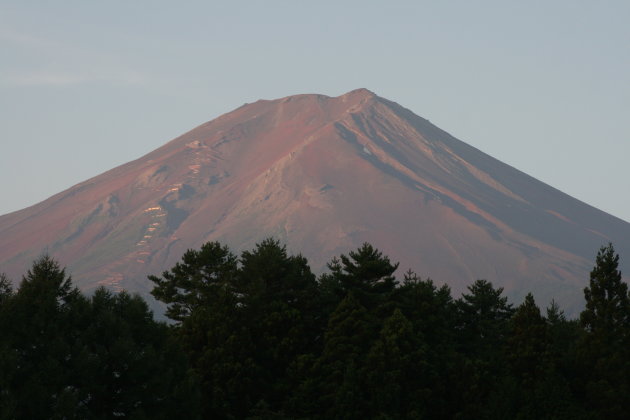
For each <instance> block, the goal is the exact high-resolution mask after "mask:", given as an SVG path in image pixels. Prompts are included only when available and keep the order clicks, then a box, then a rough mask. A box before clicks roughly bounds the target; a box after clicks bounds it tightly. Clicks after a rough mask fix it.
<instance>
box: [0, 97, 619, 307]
mask: <svg viewBox="0 0 630 420" xmlns="http://www.w3.org/2000/svg"><path fill="white" fill-rule="evenodd" d="M265 237H275V238H278V239H279V240H281V241H282V242H284V243H286V244H287V247H288V249H289V250H290V251H291V252H301V253H303V254H304V255H305V256H306V257H307V258H308V259H309V261H310V263H311V266H312V267H313V268H314V269H315V271H323V270H324V269H325V264H326V262H327V261H329V260H330V259H331V258H332V257H333V256H336V255H339V254H340V253H347V252H348V251H351V250H353V249H355V248H357V247H359V246H360V245H361V244H362V243H363V242H366V241H367V242H370V243H372V244H373V245H374V246H376V247H377V248H379V249H380V250H381V251H383V253H384V254H386V255H388V256H389V257H390V258H391V259H392V260H394V261H400V263H401V265H400V269H401V271H404V270H407V269H409V268H411V269H413V270H414V271H416V272H417V273H418V274H419V275H421V276H422V277H431V278H432V279H434V280H435V281H436V282H437V283H448V284H449V285H450V286H451V287H452V288H453V290H454V292H457V293H458V292H461V291H464V290H465V287H466V286H467V285H469V284H471V283H472V282H473V281H474V280H476V279H479V278H484V279H487V280H490V281H492V282H493V283H495V285H497V286H502V287H505V290H506V292H507V293H508V295H510V296H511V297H512V298H515V299H520V298H521V297H522V296H524V294H526V293H527V292H529V291H532V292H534V294H535V295H536V297H537V299H539V301H540V303H541V305H546V304H547V303H548V302H549V300H550V299H551V298H555V299H556V300H557V301H558V302H560V303H561V304H562V305H563V307H565V308H569V310H571V308H577V307H579V306H580V305H581V302H582V288H583V287H584V286H585V285H586V284H587V282H588V272H589V270H590V268H591V267H592V264H593V261H594V256H595V254H596V252H597V249H598V248H599V247H600V246H601V245H603V244H606V243H608V242H613V244H614V245H615V248H616V249H617V251H618V252H619V253H620V254H621V255H622V256H623V255H630V224H629V223H627V222H625V221H623V220H620V219H618V218H616V217H614V216H611V215H609V214H606V213H604V212H602V211H600V210H598V209H596V208H593V207H591V206H589V205H587V204H585V203H583V202H580V201H578V200H576V199H574V198H572V197H570V196H568V195H566V194H564V193H562V192H560V191H558V190H556V189H554V188H552V187H550V186H548V185H546V184H544V183H542V182H539V181H537V180H536V179H534V178H532V177H530V176H528V175H526V174H524V173H522V172H520V171H518V170H516V169H514V168H512V167H510V166H508V165H506V164H504V163H501V162H499V161H498V160H496V159H494V158H492V157H490V156H488V155H486V154H485V153H483V152H481V151H479V150H477V149H475V148H474V147H471V146H469V145H467V144H465V143H463V142H461V141H459V140H457V139H456V138H454V137H452V136H451V135H449V134H448V133H446V132H444V131H442V130H441V129H439V128H437V127H436V126H434V125H432V124H431V123H430V122H429V121H427V120H425V119H423V118H421V117H419V116H417V115H415V114H414V113H412V112H411V111H409V110H407V109H405V108H403V107H402V106H400V105H398V104H396V103H395V102H391V101H389V100H387V99H384V98H381V97H379V96H377V95H375V94H374V93H372V92H370V91H368V90H366V89H358V90H354V91H351V92H349V93H346V94H344V95H341V96H338V97H328V96H324V95H296V96H289V97H286V98H282V99H277V100H260V101H257V102H255V103H252V104H245V105H243V106H241V107H240V108H238V109H236V110H234V111H232V112H229V113H227V114H224V115H222V116H221V117H219V118H216V119H214V120H212V121H210V122H207V123H205V124H202V125H201V126H199V127H197V128H195V129H193V130H191V131H189V132H187V133H186V134H184V135H182V136H180V137H178V138H176V139H174V140H172V141H170V142H169V143H167V144H165V145H164V146H162V147H160V148H159V149H157V150H154V151H152V152H150V153H149V154H147V155H145V156H144V157H142V158H140V159H137V160H135V161H132V162H129V163H127V164H124V165H122V166H119V167H117V168H114V169H112V170H110V171H108V172H105V173H103V174H101V175H98V176H96V177H94V178H92V179H89V180H87V181H85V182H82V183H80V184H78V185H75V186H73V187H71V188H69V189H68V190H66V191H63V192H61V193H59V194H57V195H54V196H53V197H50V198H49V199H47V200H45V201H43V202H41V203H39V204H36V205H34V206H32V207H29V208H26V209H23V210H20V211H17V212H13V213H10V214H6V215H4V216H0V271H5V272H6V273H7V274H8V275H9V276H10V277H12V278H13V279H16V280H17V279H19V276H20V275H21V274H23V273H24V272H25V271H26V270H27V269H28V267H29V266H30V263H31V262H32V260H33V259H35V258H36V257H37V256H38V255H40V254H41V253H42V252H48V253H49V254H51V255H52V256H53V257H55V258H57V259H58V260H59V261H60V262H61V263H62V264H64V265H67V267H68V269H69V271H70V272H71V273H72V276H73V279H74V282H75V283H76V284H78V285H79V286H80V287H81V288H83V289H84V290H90V289H92V288H94V287H96V286H98V285H105V286H108V287H110V288H113V289H123V288H124V289H127V290H131V291H139V292H141V293H143V294H146V293H147V292H148V291H149V290H150V287H151V285H150V284H149V281H148V280H147V277H146V276H147V274H159V273H161V272H162V271H163V270H165V269H168V268H170V267H171V266H172V265H173V264H174V263H175V262H177V261H178V260H179V259H180V258H181V256H182V254H183V253H184V252H185V251H186V249H189V248H197V247H199V246H200V245H201V244H202V243H204V242H207V241H211V240H219V241H221V242H222V243H225V244H227V245H230V246H231V247H232V249H233V250H235V251H239V250H243V249H248V248H251V247H253V246H254V244H255V243H256V242H259V241H260V240H262V239H264V238H265ZM622 263H623V261H622ZM626 266H627V265H626ZM622 268H623V267H622Z"/></svg>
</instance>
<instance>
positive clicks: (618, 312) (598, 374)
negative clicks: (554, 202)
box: [580, 244, 630, 419]
mask: <svg viewBox="0 0 630 420" xmlns="http://www.w3.org/2000/svg"><path fill="white" fill-rule="evenodd" d="M618 267H619V255H618V254H616V253H615V250H614V248H613V246H612V244H608V246H605V247H601V248H600V250H599V252H598V253H597V257H596V259H595V267H594V268H593V270H592V271H591V274H590V281H589V286H588V287H586V288H585V289H584V298H585V299H586V308H585V309H584V311H583V312H582V313H581V314H580V322H581V325H582V326H583V327H584V329H585V331H586V335H585V337H584V340H583V342H582V345H581V350H582V352H581V357H582V363H583V366H584V369H585V373H587V376H586V378H585V379H586V388H585V396H586V400H587V401H588V402H589V403H590V406H591V407H592V408H593V409H595V410H596V412H597V413H598V415H600V416H603V417H605V418H611V419H621V418H624V417H625V416H626V415H627V413H628V412H629V411H630V364H629V361H628V354H627V348H628V345H630V298H629V297H628V286H627V285H626V284H625V283H624V282H623V281H622V277H621V272H620V271H619V269H618Z"/></svg>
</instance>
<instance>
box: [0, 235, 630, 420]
mask: <svg viewBox="0 0 630 420" xmlns="http://www.w3.org/2000/svg"><path fill="white" fill-rule="evenodd" d="M618 260H619V256H618V255H617V254H616V253H615V251H614V249H613V247H612V245H608V246H607V247H602V248H601V249H600V250H599V253H598V254H597V257H596V261H595V266H594V268H593V271H592V272H591V275H590V282H589V286H588V287H586V288H585V290H584V295H585V300H586V305H585V309H584V311H583V312H582V314H581V315H580V318H579V319H577V320H569V319H566V317H565V316H564V314H563V312H562V310H561V309H560V308H559V307H558V305H557V304H555V303H553V302H552V303H551V304H550V305H549V307H547V308H546V309H545V310H543V311H542V312H543V313H541V310H540V308H539V307H538V306H537V305H536V302H535V301H534V298H533V297H532V295H531V294H530V295H528V296H527V297H526V298H525V300H524V302H522V303H521V304H520V305H519V306H516V307H514V306H513V305H511V304H510V303H508V301H507V298H506V297H504V296H503V295H502V289H501V288H495V287H494V286H493V285H492V283H490V282H487V281H485V280H477V281H476V282H474V283H473V284H472V285H471V286H470V287H469V288H468V292H467V293H465V294H463V295H462V296H461V297H460V298H458V299H454V298H453V297H452V296H451V292H450V289H449V288H448V286H440V287H438V286H436V285H435V284H434V283H433V282H432V281H431V280H430V279H422V278H420V277H418V276H417V275H416V274H415V273H413V272H408V273H406V274H405V276H404V278H403V279H401V280H400V281H396V279H395V278H394V275H393V274H394V272H395V271H396V269H397V264H393V263H392V262H391V261H390V260H389V258H388V257H386V256H383V255H382V254H381V253H380V252H379V251H378V250H376V249H374V248H373V247H372V246H371V245H369V244H364V245H363V246H362V247H361V248H359V249H357V250H356V251H353V252H350V253H348V254H347V255H341V256H340V257H339V258H335V259H333V260H332V261H331V262H330V263H329V265H328V268H329V271H328V272H327V273H325V274H323V275H321V276H319V277H316V276H315V275H314V274H313V273H312V272H311V270H310V268H309V265H308V261H307V260H306V259H305V258H304V257H302V256H300V255H289V254H288V253H287V251H286V248H285V247H284V246H281V245H280V244H279V243H278V242H277V241H274V240H271V239H268V240H265V241H263V242H261V243H260V244H258V245H257V246H256V247H255V248H254V249H253V250H251V251H245V252H243V253H242V254H241V255H240V257H237V256H236V255H235V254H234V253H232V252H231V251H230V249H229V248H227V247H226V246H222V245H221V244H219V243H216V242H212V243H207V244H204V245H203V246H202V247H201V248H200V249H199V250H189V251H188V252H186V253H185V254H184V256H183V257H182V259H181V261H180V262H179V263H177V264H176V265H175V266H174V267H173V268H172V269H171V270H169V271H166V272H164V273H163V274H162V275H161V276H149V279H150V280H151V281H152V282H153V283H154V285H155V287H154V289H153V292H152V294H153V296H154V297H155V298H157V299H158V300H160V301H162V302H164V303H165V304H167V310H166V315H167V317H169V318H170V319H171V320H172V323H170V324H169V325H167V324H165V323H161V322H156V321H155V320H154V319H153V317H152V314H151V312H150V311H149V309H148V307H147V304H146V303H145V302H144V301H143V299H142V298H140V297H139V296H130V295H129V294H127V293H124V292H123V293H119V294H113V293H111V292H108V291H106V290H104V289H99V290H97V291H96V292H95V293H94V294H93V295H92V296H90V297H87V296H84V295H82V294H81V293H80V292H79V291H78V290H77V289H76V288H74V287H73V286H72V284H71V280H70V278H69V277H68V276H67V275H66V273H65V271H64V270H62V269H61V268H60V267H59V266H58V264H57V263H56V262H55V261H53V260H52V259H50V258H49V257H43V258H41V259H40V260H38V261H36V262H35V263H34V264H33V267H32V268H31V270H30V271H29V272H28V273H27V274H26V275H25V276H24V278H23V280H22V282H21V284H20V286H19V288H18V289H17V290H16V291H13V290H11V288H10V287H9V282H8V281H7V280H6V278H4V277H3V278H1V279H0V328H1V331H2V335H1V337H0V416H1V418H3V419H13V418H16V419H22V418H24V419H26V418H28V419H40V418H65V419H74V418H81V419H87V418H98V419H101V418H102V419H106V418H117V417H123V418H130V419H160V418H165V419H166V418H169V419H170V418H190V419H195V418H203V419H214V418H216V419H366V418H375V419H422V418H426V419H600V418H601V419H622V418H623V419H625V418H627V415H628V414H627V413H629V412H630V358H629V357H628V356H629V355H630V354H629V352H628V349H629V348H630V298H629V295H628V290H627V285H626V284H625V283H623V282H622V280H621V273H620V272H619V270H618Z"/></svg>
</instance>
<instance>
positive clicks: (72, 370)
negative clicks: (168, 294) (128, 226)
mask: <svg viewBox="0 0 630 420" xmlns="http://www.w3.org/2000/svg"><path fill="white" fill-rule="evenodd" d="M0 313H1V319H0V324H1V325H2V326H3V335H2V341H1V342H0V352H1V354H2V362H0V363H1V364H0V366H1V367H2V371H0V372H1V373H0V381H1V382H0V389H1V391H0V393H1V396H2V398H1V399H0V413H1V414H2V418H25V419H26V418H28V419H47V418H77V419H83V418H111V417H112V416H113V415H124V416H126V417H129V418H172V417H174V416H176V415H177V414H180V413H186V415H187V416H189V417H191V418H194V417H195V396H196V395H197V394H196V386H195V384H194V380H193V379H192V377H189V375H188V370H187V367H186V366H187V365H186V359H185V356H184V354H183V353H182V352H181V350H180V349H179V347H178V346H177V345H176V344H175V343H174V342H173V341H172V340H171V338H170V337H169V331H168V327H167V326H166V325H164V324H158V323H156V322H155V321H154V320H153V317H152V314H151V312H150V311H149V310H148V307H147V305H146V303H145V302H144V300H142V299H141V298H140V297H138V296H133V297H132V296H129V295H128V294H126V293H121V294H118V295H112V294H111V293H110V292H107V291H105V290H104V289H101V290H98V291H97V292H96V293H95V294H94V296H93V297H92V298H89V299H88V298H86V297H84V296H83V295H81V294H80V293H79V292H78V290H77V289H76V288H74V287H72V282H71V279H70V278H69V277H67V276H66V274H65V271H64V270H62V269H60V267H59V265H58V264H57V262H55V261H54V260H52V259H51V258H50V257H48V256H44V257H42V258H40V259H39V260H37V261H35V262H34V264H33V267H32V268H31V270H29V272H28V273H27V274H26V276H24V278H23V280H22V282H21V284H20V287H19V288H18V290H17V292H16V293H15V294H10V295H8V297H7V296H5V298H4V299H3V301H2V310H1V312H0ZM182 404H185V405H186V407H187V408H184V409H183V411H182V407H180V406H181V405H182Z"/></svg>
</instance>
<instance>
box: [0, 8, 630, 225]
mask: <svg viewBox="0 0 630 420" xmlns="http://www.w3.org/2000/svg"><path fill="white" fill-rule="evenodd" d="M629 22H630V1H627V0H620V1H605V0H603V1H580V0H570V1H560V0H552V1H549V0H545V1H537V0H530V1H509V0H501V1H469V0H466V1H431V2H428V1H418V0H416V1H387V2H385V1H379V2H377V1H368V0H362V1H340V0H337V1H325V0H320V1H314V2H306V1H296V0H293V1H288V0H287V1H274V0H265V1H247V2H246V1H202V2H201V1H200V2H192V1H188V2H184V1H182V2H174V1H156V0H151V1H148V0H144V1H140V0H137V1H117V0H108V1H101V2H96V1H85V0H77V1H72V0H64V1H52V0H51V1H19V0H15V1H5V0H0V179H2V181H3V182H2V190H3V193H2V199H1V200H0V214H4V213H8V212H10V211H14V210H18V209H21V208H23V207H26V206H29V205H32V204H35V203H37V202H39V201H41V200H43V199H45V198H47V197H49V196H50V195H52V194H54V193H57V192H60V191H62V190H64V189H66V188H68V187H70V186H72V185H74V184H76V183H78V182H81V181H83V180H85V179H88V178H90V177H92V176H95V175H98V174H99V173H101V172H103V171H105V170H108V169H111V168H113V167H115V166H117V165H119V164H122V163H125V162H127V161H130V160H132V159H135V158H138V157H140V156H142V155H143V154H145V153H147V152H149V151H151V150H153V149H154V148H156V147H158V146H160V145H162V144H163V143H165V142H167V141H169V140H171V139H172V138H174V137H176V136H178V135H180V134H183V133H184V132H186V131H188V130H189V129H192V128H194V127H195V126H197V125H199V124H201V123H203V122H205V121H208V120H211V119H213V118H215V117H217V116H219V115H221V114H223V113H225V112H228V111H230V110H232V109H233V108H235V107H238V106H240V105H242V104H243V103H245V102H253V101H255V100H257V99H260V98H264V99H274V98H278V97H283V96H287V95H292V94H298V93H322V94H326V95H330V96H337V95H340V94H343V93H345V92H347V91H350V90H352V89H355V88H359V87H365V88H368V89H370V90H372V91H374V92H375V93H377V94H378V95H380V96H383V97H386V98H388V99H391V100H393V101H395V102H398V103H399V104H401V105H403V106H405V107H407V108H409V109H411V110H412V111H414V112H415V113H416V114H418V115H421V116H423V117H425V118H427V119H429V120H431V122H433V123H435V124H436V125H438V126H439V127H441V128H442V129H444V130H446V131H448V132H450V133H451V134H453V135H454V136H455V137H457V138H459V139H460V140H463V141H465V142H467V143H469V144H471V145H473V146H475V147H477V148H479V149H481V150H482V151H484V152H486V153H488V154H490V155H492V156H494V157H496V158H498V159H500V160H502V161H504V162H506V163H508V164H510V165H512V166H514V167H516V168H518V169H520V170H522V171H524V172H526V173H528V174H530V175H532V176H533V177H535V178H538V179H540V180H542V181H544V182H546V183H548V184H550V185H552V186H554V187H556V188H558V189H560V190H562V191H564V192H566V193H568V194H570V195H572V196H574V197H576V198H578V199H580V200H582V201H585V202H587V203H589V204H591V205H593V206H595V207H598V208H600V209H602V210H604V211H607V212H609V213H611V214H613V215H615V216H617V217H620V218H622V219H624V220H626V221H630V189H629V188H628V187H629V186H630V171H629V166H630V165H629V163H630V23H629Z"/></svg>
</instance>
